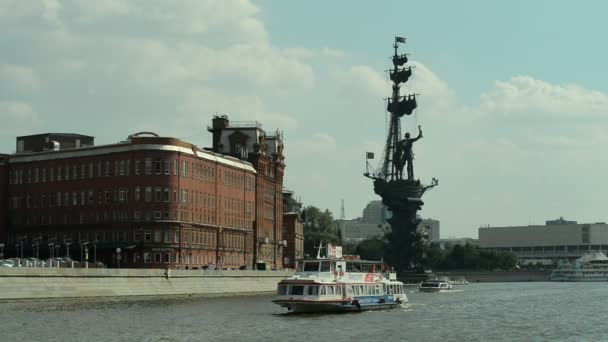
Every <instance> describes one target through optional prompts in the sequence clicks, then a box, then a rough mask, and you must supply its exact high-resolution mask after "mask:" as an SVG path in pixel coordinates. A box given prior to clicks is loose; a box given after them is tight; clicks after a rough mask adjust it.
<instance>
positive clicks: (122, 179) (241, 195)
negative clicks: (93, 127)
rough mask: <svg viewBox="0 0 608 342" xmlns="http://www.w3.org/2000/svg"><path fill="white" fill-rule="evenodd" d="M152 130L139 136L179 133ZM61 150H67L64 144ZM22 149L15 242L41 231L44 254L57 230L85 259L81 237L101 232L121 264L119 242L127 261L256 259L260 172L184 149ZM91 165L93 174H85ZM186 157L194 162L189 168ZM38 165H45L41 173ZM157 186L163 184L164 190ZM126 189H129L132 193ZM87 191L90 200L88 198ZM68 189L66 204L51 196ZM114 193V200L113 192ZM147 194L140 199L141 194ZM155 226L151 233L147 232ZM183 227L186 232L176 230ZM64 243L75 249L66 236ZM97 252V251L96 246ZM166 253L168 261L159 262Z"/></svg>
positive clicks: (106, 253)
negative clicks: (51, 152) (53, 153)
mask: <svg viewBox="0 0 608 342" xmlns="http://www.w3.org/2000/svg"><path fill="white" fill-rule="evenodd" d="M150 139H156V140H154V141H153V140H150V141H147V142H146V140H145V139H143V138H137V143H138V144H139V143H148V144H152V143H156V144H159V143H169V142H171V141H164V140H161V141H157V140H158V139H161V138H150ZM184 144H185V143H183V142H181V143H180V144H175V145H178V146H180V147H184V146H183V145H184ZM168 146H169V145H168ZM189 146H190V147H192V145H189ZM105 147H108V146H105ZM97 148H101V147H100V146H98V147H97ZM90 150H93V149H90ZM68 152H69V151H68ZM199 153H201V152H199ZM57 155H58V156H61V153H57ZM66 155H67V154H66ZM14 157H15V158H16V159H15V162H11V164H10V167H9V168H10V170H11V174H13V173H14V172H15V171H20V172H23V176H22V178H23V183H22V184H11V185H9V186H8V187H9V189H8V193H9V194H8V196H10V198H13V199H14V198H16V199H17V200H16V204H18V205H17V207H16V208H11V209H10V215H9V216H10V217H11V218H12V220H13V221H14V222H15V224H14V225H13V226H14V229H13V230H12V231H13V233H12V236H11V241H13V242H15V241H21V240H23V241H25V243H26V244H27V245H28V246H31V244H32V242H33V241H34V239H35V238H37V237H42V241H44V245H45V246H44V248H42V250H43V254H44V253H46V254H50V251H49V249H50V248H49V247H48V246H47V241H48V240H49V238H50V239H51V240H53V239H55V240H54V241H56V242H63V241H64V240H67V239H71V241H72V242H73V245H72V246H71V250H72V253H70V254H71V255H72V256H74V255H73V252H74V251H78V257H77V258H76V259H79V258H80V255H79V254H80V251H79V249H80V246H79V244H78V243H77V242H78V241H80V240H81V239H82V240H87V241H94V240H95V239H96V238H97V239H99V237H101V238H103V241H105V242H99V243H97V244H96V246H95V247H96V249H97V254H98V260H103V261H104V262H106V263H108V264H117V260H116V253H115V250H116V248H117V247H120V248H121V250H122V252H121V254H122V260H121V264H122V265H135V266H141V267H166V266H167V265H171V266H175V267H185V266H189V267H202V266H205V265H210V264H216V263H219V264H220V266H223V267H230V268H238V267H240V266H244V265H251V264H252V260H253V255H252V253H253V248H252V247H253V241H252V239H253V225H252V221H253V220H254V218H255V214H254V212H253V211H252V212H251V213H247V208H248V207H247V203H250V204H249V208H251V209H253V207H254V204H253V203H254V202H255V192H254V191H251V190H252V189H251V186H250V187H249V189H246V184H247V181H246V180H248V181H249V182H254V181H255V174H254V173H252V172H250V171H246V170H243V169H238V168H233V167H231V166H227V165H224V164H219V163H216V162H215V161H213V160H208V159H201V158H198V157H195V156H193V155H189V154H186V153H180V152H177V151H129V152H116V153H108V154H105V155H102V156H90V157H78V158H59V159H53V160H48V161H37V162H27V163H26V162H17V161H18V157H19V155H16V156H14ZM146 159H149V160H151V162H152V164H151V169H150V170H151V172H150V174H148V173H147V171H146ZM127 160H128V161H129V171H128V175H127V174H126V173H127V172H126V161H127ZM157 160H160V174H157V171H156V170H157V167H156V166H157V163H156V161H157ZM121 161H123V163H124V165H125V171H124V172H123V174H121V171H120V170H121V167H120V165H121V164H120V163H121ZM137 161H139V168H140V174H136V163H137ZM165 161H168V162H169V165H170V170H169V174H165V165H166V164H165ZM99 162H101V176H99V167H98V165H99ZM116 162H118V166H119V167H118V171H116V170H115V169H116ZM90 163H93V177H89V168H90ZM106 163H109V166H110V173H109V175H108V176H106ZM176 164H177V167H178V168H177V171H178V172H177V173H178V174H177V175H176V174H175V165H176ZM67 165H69V169H70V171H69V180H66V179H65V176H66V171H65V169H66V166H67ZM75 165H76V166H77V170H76V174H77V178H76V179H75V178H74V166H75ZM83 165H84V167H85V175H84V178H83V177H82V176H81V174H82V166H83ZM184 166H186V168H185V170H186V173H185V174H184ZM59 167H61V173H62V177H61V180H58V179H57V175H58V170H59V169H58V168H59ZM51 168H52V169H53V180H52V181H51V180H50V169H51ZM36 169H38V178H37V181H36V178H35V170H36ZM42 169H45V170H46V174H45V179H46V180H45V181H43V180H42ZM0 172H1V171H0ZM30 175H31V176H30ZM28 180H29V181H28ZM1 184H6V182H5V183H1ZM138 188H139V192H138V191H137V189H138ZM147 188H150V189H151V200H150V201H147V200H146V189H147ZM157 189H160V197H158V192H157V191H156V190H157ZM165 189H168V190H169V193H168V195H169V196H168V197H169V198H168V201H166V193H165ZM253 189H255V187H253ZM0 190H1V188H0ZM120 190H123V192H122V193H123V199H122V200H121V195H120V194H121V191H120ZM83 191H84V192H85V193H84V194H85V201H84V204H82V202H81V197H82V192H83ZM89 191H92V192H93V193H92V194H93V197H92V199H93V201H92V202H89ZM58 192H60V193H61V195H62V198H61V206H58V202H57V199H56V198H55V199H54V200H53V202H54V203H53V206H52V207H51V206H50V197H51V196H53V197H56V196H57V193H58ZM106 192H107V193H108V195H107V199H108V200H106ZM65 193H68V198H69V204H68V205H66V204H65ZM74 193H76V197H77V204H76V205H74V204H73V197H74ZM137 193H139V199H136V194H137ZM43 194H44V195H45V200H44V201H45V204H44V206H43V205H42V195H43ZM175 196H177V201H175ZM5 197H6V196H5ZM28 197H29V201H28ZM159 199H160V200H159ZM13 202H15V200H13ZM34 203H36V204H34ZM14 204H15V203H14ZM135 212H139V213H140V219H135V218H134V214H135ZM155 215H160V218H158V217H157V218H156V219H155ZM147 216H150V217H151V220H149V221H148V220H146V217H147ZM49 217H50V222H51V223H50V224H49ZM81 217H83V220H81ZM98 217H99V219H98ZM100 234H101V235H100ZM159 234H160V238H159ZM146 235H147V236H149V237H150V240H151V241H146V238H145V237H146ZM176 235H177V239H175V236H176ZM109 236H112V238H109ZM155 240H156V241H155ZM158 240H160V241H158ZM74 245H77V246H76V247H75V246H74ZM62 248H63V249H66V246H65V244H63V246H62ZM26 249H27V248H26ZM44 251H48V252H44ZM32 252H33V251H30V253H32ZM144 253H150V257H151V258H152V262H145V261H146V260H144ZM61 254H65V252H62V253H61ZM157 254H158V255H157ZM89 255H90V257H91V258H92V255H91V251H89ZM159 256H160V259H161V262H155V259H156V258H158V257H159ZM165 260H168V261H167V262H165Z"/></svg>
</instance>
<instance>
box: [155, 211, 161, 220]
mask: <svg viewBox="0 0 608 342" xmlns="http://www.w3.org/2000/svg"><path fill="white" fill-rule="evenodd" d="M161 218H162V214H161V212H160V211H158V210H157V211H155V212H154V219H155V220H160V219H161Z"/></svg>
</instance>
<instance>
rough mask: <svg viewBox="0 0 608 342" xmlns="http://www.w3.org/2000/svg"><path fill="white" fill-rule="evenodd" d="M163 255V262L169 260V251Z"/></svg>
mask: <svg viewBox="0 0 608 342" xmlns="http://www.w3.org/2000/svg"><path fill="white" fill-rule="evenodd" d="M164 257H165V259H164V262H169V253H165V254H164Z"/></svg>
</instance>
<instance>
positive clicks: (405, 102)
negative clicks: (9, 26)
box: [364, 37, 438, 271]
mask: <svg viewBox="0 0 608 342" xmlns="http://www.w3.org/2000/svg"><path fill="white" fill-rule="evenodd" d="M400 43H401V44H405V38H402V37H395V43H394V44H393V48H394V50H395V52H394V55H393V57H392V61H393V68H392V69H391V70H390V79H391V81H392V82H393V86H392V88H393V92H392V96H391V97H390V98H389V99H388V104H387V107H386V110H387V111H388V112H389V114H390V121H389V123H388V125H389V126H388V129H387V131H388V133H387V137H386V145H385V147H384V152H383V155H382V159H381V161H380V165H379V167H378V169H376V170H374V169H373V168H371V167H370V165H369V159H371V158H373V154H370V153H368V154H367V159H368V161H367V171H366V173H365V174H364V175H365V176H366V177H368V178H371V179H373V181H374V192H375V193H376V194H377V195H379V196H380V197H382V203H384V205H386V206H387V208H388V210H389V211H390V212H391V217H390V218H389V219H388V223H389V224H390V226H391V230H390V232H389V233H388V234H387V239H388V246H387V247H388V250H387V253H386V254H387V258H388V259H389V260H388V261H389V262H390V263H391V264H392V265H393V266H395V267H396V268H397V269H398V270H399V271H406V270H413V269H414V270H415V269H421V268H422V267H423V266H424V265H423V264H424V250H425V249H424V242H423V241H422V235H421V233H420V232H418V230H417V227H418V224H419V223H420V219H419V218H417V215H416V213H417V212H418V210H420V209H421V208H422V205H423V204H424V202H423V201H422V195H423V194H424V193H425V192H426V191H427V190H428V189H430V188H432V187H434V186H436V185H437V184H438V181H437V179H435V178H433V180H432V182H431V184H430V185H423V184H421V183H420V180H418V179H416V178H415V177H414V165H413V161H414V153H413V148H414V144H415V143H416V142H417V141H418V140H420V139H421V138H422V137H423V136H422V127H421V126H418V131H417V132H411V133H410V132H406V133H405V134H404V135H403V136H402V135H401V134H402V131H401V119H402V118H404V119H405V118H408V117H410V116H411V115H412V113H413V112H414V110H415V109H416V107H417V103H416V94H410V95H404V96H402V95H401V94H400V87H401V84H405V83H406V82H407V81H408V79H409V78H410V76H411V75H412V68H411V67H406V66H405V65H406V64H407V62H408V59H407V55H406V54H399V52H398V49H399V44H400ZM413 134H416V135H415V136H413ZM370 157H371V158H370ZM404 168H405V169H406V175H405V176H404V175H403V169H404ZM370 169H371V170H370Z"/></svg>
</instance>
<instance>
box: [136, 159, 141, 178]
mask: <svg viewBox="0 0 608 342" xmlns="http://www.w3.org/2000/svg"><path fill="white" fill-rule="evenodd" d="M135 174H136V175H140V174H141V160H136V161H135Z"/></svg>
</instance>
